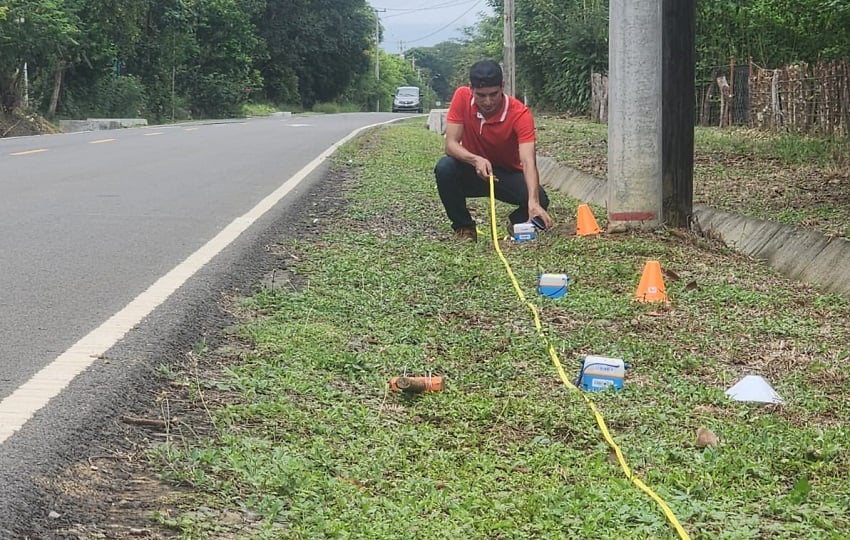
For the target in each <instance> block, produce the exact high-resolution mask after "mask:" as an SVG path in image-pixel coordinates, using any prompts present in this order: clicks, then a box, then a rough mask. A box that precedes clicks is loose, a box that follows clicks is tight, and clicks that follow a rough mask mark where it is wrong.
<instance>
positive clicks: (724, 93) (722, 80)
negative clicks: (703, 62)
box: [717, 75, 732, 127]
mask: <svg viewBox="0 0 850 540" xmlns="http://www.w3.org/2000/svg"><path fill="white" fill-rule="evenodd" d="M717 86H718V87H719V88H720V127H726V126H727V125H728V123H729V122H728V116H729V106H730V104H731V100H732V89H731V87H730V86H729V83H728V82H726V75H721V76H720V77H717Z"/></svg>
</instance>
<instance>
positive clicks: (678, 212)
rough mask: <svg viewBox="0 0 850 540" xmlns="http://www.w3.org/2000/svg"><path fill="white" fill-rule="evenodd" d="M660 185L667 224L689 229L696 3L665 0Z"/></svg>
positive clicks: (691, 207)
mask: <svg viewBox="0 0 850 540" xmlns="http://www.w3.org/2000/svg"><path fill="white" fill-rule="evenodd" d="M662 9H663V11H662V23H661V33H662V36H663V37H662V40H663V43H664V46H663V58H664V60H663V67H662V72H663V85H664V90H663V92H662V96H663V98H662V103H663V104H662V107H661V123H662V125H663V128H662V135H661V148H662V152H661V154H662V161H661V173H662V174H661V178H662V181H661V184H662V189H661V192H662V195H663V198H662V199H663V201H662V203H663V207H664V223H666V224H667V225H670V226H672V227H680V228H688V227H690V219H691V216H692V215H693V213H694V117H695V110H694V108H695V105H694V98H695V95H694V94H695V92H696V90H695V88H694V57H695V54H696V53H695V39H696V38H695V35H696V0H663V2H662Z"/></svg>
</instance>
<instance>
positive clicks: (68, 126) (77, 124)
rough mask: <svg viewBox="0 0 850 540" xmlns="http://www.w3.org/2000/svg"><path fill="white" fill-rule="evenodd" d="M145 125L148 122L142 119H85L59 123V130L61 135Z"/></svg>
mask: <svg viewBox="0 0 850 540" xmlns="http://www.w3.org/2000/svg"><path fill="white" fill-rule="evenodd" d="M146 125H148V121H147V120H146V119H144V118H86V119H85V120H60V121H59V129H60V130H61V131H62V132H63V133H77V132H79V131H98V130H107V129H122V128H130V127H139V126H146Z"/></svg>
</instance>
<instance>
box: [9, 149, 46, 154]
mask: <svg viewBox="0 0 850 540" xmlns="http://www.w3.org/2000/svg"><path fill="white" fill-rule="evenodd" d="M41 152H47V148H39V149H38V150H24V151H23V152H12V153H11V154H9V155H10V156H26V155H29V154H40V153H41Z"/></svg>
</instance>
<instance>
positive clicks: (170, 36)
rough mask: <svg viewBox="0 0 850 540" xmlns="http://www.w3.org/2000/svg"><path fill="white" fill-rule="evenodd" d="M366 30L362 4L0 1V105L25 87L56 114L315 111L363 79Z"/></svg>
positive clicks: (369, 41)
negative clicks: (258, 107)
mask: <svg viewBox="0 0 850 540" xmlns="http://www.w3.org/2000/svg"><path fill="white" fill-rule="evenodd" d="M374 29H375V14H374V13H373V11H372V10H371V9H370V8H369V7H368V6H367V4H366V1H365V0H345V1H340V0H333V1H331V0H299V1H291V0H161V1H154V0H41V1H38V2H35V1H32V0H3V2H2V5H0V96H2V103H0V104H2V109H3V110H6V111H8V110H12V109H14V108H17V107H20V106H21V105H22V99H23V95H24V86H25V85H27V90H28V93H29V95H30V97H31V100H30V103H29V105H30V107H31V108H34V109H36V110H39V111H42V112H47V113H49V114H51V115H52V114H58V115H60V116H84V115H101V114H103V115H105V114H115V115H130V116H145V117H148V118H152V119H156V120H162V119H168V118H184V117H188V116H199V117H211V116H228V115H233V114H238V113H239V111H240V109H241V107H242V105H243V104H244V103H247V102H249V101H270V102H275V103H279V104H284V103H285V104H288V105H291V106H297V107H311V106H313V104H315V103H317V102H321V101H333V100H336V99H337V98H339V97H340V96H341V95H342V94H343V93H345V92H346V91H347V90H348V89H349V88H350V87H351V85H352V84H353V82H354V81H355V80H357V78H358V77H360V76H361V75H363V74H365V73H367V72H369V70H370V69H371V66H373V65H374V51H375V33H374ZM24 65H27V66H28V77H27V78H25V71H24V69H23V67H24ZM406 82H407V79H406V78H402V79H401V80H398V81H390V82H389V83H388V86H390V85H391V86H392V87H393V88H394V86H395V85H396V84H404V83H406ZM387 92H388V93H389V92H391V90H388V91H387Z"/></svg>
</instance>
